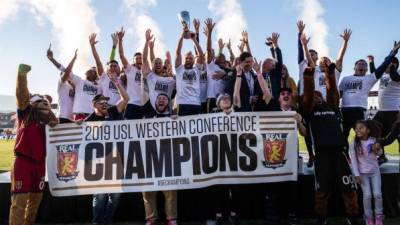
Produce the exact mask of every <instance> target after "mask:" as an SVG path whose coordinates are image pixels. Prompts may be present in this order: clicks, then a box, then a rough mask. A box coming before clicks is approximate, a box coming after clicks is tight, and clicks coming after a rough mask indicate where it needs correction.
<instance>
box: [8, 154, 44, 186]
mask: <svg viewBox="0 0 400 225" xmlns="http://www.w3.org/2000/svg"><path fill="white" fill-rule="evenodd" d="M45 171H46V168H45V161H43V162H36V161H34V160H32V159H30V158H27V157H25V156H16V157H15V160H14V164H13V166H12V169H11V193H12V194H16V193H29V192H43V189H44V186H45V180H44V177H45Z"/></svg>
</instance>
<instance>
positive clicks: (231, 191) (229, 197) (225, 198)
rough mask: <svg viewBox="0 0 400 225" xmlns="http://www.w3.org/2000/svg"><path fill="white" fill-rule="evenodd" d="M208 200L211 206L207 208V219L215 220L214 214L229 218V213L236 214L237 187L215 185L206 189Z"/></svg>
mask: <svg viewBox="0 0 400 225" xmlns="http://www.w3.org/2000/svg"><path fill="white" fill-rule="evenodd" d="M207 193H208V194H209V196H210V197H209V199H211V201H212V204H210V208H209V212H210V215H209V218H210V219H215V217H216V214H217V213H220V214H222V215H226V216H229V214H230V212H235V213H237V207H238V204H240V202H238V199H237V196H238V194H239V191H238V187H237V186H235V185H215V186H211V187H209V188H207Z"/></svg>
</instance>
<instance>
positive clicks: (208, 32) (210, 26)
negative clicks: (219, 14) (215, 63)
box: [204, 18, 215, 64]
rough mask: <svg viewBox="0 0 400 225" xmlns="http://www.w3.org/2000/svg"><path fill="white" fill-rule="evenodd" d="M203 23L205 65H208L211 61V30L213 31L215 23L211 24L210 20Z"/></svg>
mask: <svg viewBox="0 0 400 225" xmlns="http://www.w3.org/2000/svg"><path fill="white" fill-rule="evenodd" d="M204 23H205V25H206V27H205V29H204V32H205V34H206V35H207V64H209V63H211V61H212V60H213V53H212V40H211V37H212V30H213V29H214V26H215V23H213V21H212V19H211V18H208V19H206V21H205V22H204Z"/></svg>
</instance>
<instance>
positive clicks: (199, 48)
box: [192, 35, 204, 65]
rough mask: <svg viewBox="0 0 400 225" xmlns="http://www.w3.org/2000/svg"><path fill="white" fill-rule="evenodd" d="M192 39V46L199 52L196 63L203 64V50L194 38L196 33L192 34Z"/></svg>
mask: <svg viewBox="0 0 400 225" xmlns="http://www.w3.org/2000/svg"><path fill="white" fill-rule="evenodd" d="M192 41H193V43H194V47H195V49H196V51H197V52H198V53H199V57H197V62H196V63H197V64H201V65H202V64H204V52H203V49H202V48H201V46H200V44H199V42H198V41H197V39H196V35H192Z"/></svg>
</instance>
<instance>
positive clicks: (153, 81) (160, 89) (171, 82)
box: [146, 72, 175, 108]
mask: <svg viewBox="0 0 400 225" xmlns="http://www.w3.org/2000/svg"><path fill="white" fill-rule="evenodd" d="M146 80H147V85H148V87H149V97H150V103H151V105H152V106H153V108H155V105H156V99H157V96H158V95H159V94H161V93H163V94H166V95H168V97H169V99H170V100H171V96H172V92H173V90H174V89H175V79H174V78H173V77H162V76H159V75H157V74H155V73H154V72H150V73H149V75H147V78H146ZM170 102H172V101H170Z"/></svg>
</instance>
